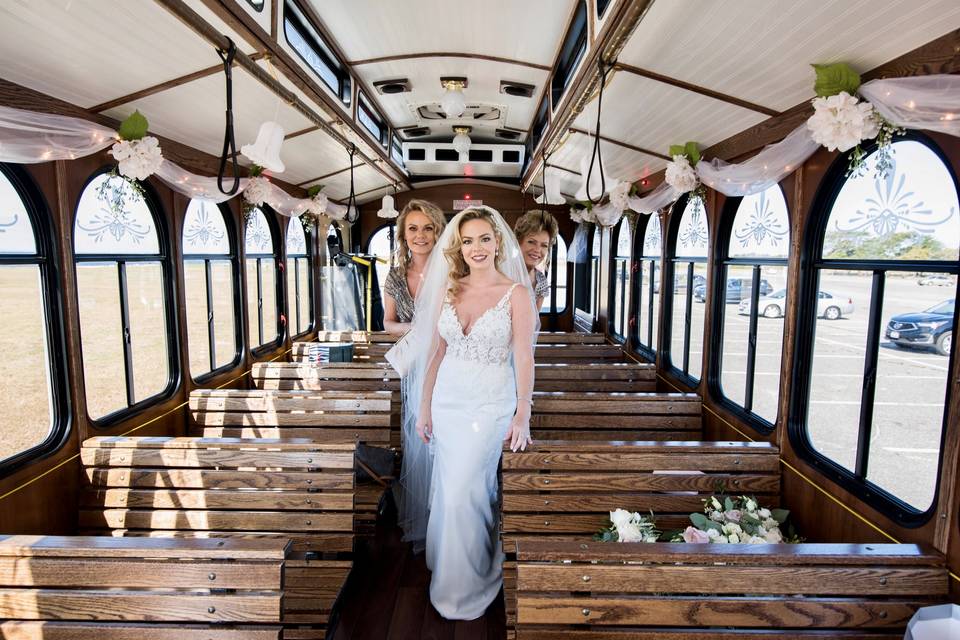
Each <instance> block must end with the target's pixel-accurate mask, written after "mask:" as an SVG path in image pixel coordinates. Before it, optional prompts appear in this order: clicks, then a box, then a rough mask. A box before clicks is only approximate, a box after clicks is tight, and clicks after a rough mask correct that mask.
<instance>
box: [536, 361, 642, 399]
mask: <svg viewBox="0 0 960 640" xmlns="http://www.w3.org/2000/svg"><path fill="white" fill-rule="evenodd" d="M534 389H535V390H536V391H621V392H648V393H650V392H654V391H656V390H657V369H656V367H655V366H654V365H652V364H634V363H627V362H610V363H594V364H537V365H536V371H535V373H534Z"/></svg>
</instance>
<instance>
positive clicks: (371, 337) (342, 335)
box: [316, 331, 607, 344]
mask: <svg viewBox="0 0 960 640" xmlns="http://www.w3.org/2000/svg"><path fill="white" fill-rule="evenodd" d="M316 341H317V342H374V343H376V342H380V343H389V344H393V343H394V342H396V341H397V336H395V335H393V334H392V333H387V332H386V331H370V332H367V331H320V332H319V333H318V334H317V338H316ZM606 341H607V339H606V336H604V335H603V334H602V333H581V332H568V331H541V332H540V333H538V334H537V344H552V343H561V344H604V343H606Z"/></svg>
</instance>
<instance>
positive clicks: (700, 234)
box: [675, 198, 709, 258]
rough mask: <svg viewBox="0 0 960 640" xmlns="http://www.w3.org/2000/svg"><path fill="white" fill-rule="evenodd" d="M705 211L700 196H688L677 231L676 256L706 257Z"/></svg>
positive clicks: (707, 242)
mask: <svg viewBox="0 0 960 640" xmlns="http://www.w3.org/2000/svg"><path fill="white" fill-rule="evenodd" d="M708 236H709V231H708V229H707V211H706V209H705V207H704V206H703V200H701V199H700V198H690V199H689V200H688V201H687V206H685V207H684V208H683V215H682V216H681V218H680V230H679V233H677V248H676V252H675V253H676V256H677V257H678V258H679V257H682V258H706V257H707V246H708V245H709V237H708Z"/></svg>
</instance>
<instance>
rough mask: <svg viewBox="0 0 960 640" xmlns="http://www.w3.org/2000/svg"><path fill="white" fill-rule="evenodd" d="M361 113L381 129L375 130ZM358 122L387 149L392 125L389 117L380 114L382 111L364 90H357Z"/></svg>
mask: <svg viewBox="0 0 960 640" xmlns="http://www.w3.org/2000/svg"><path fill="white" fill-rule="evenodd" d="M361 114H363V115H364V116H366V118H367V119H368V120H369V121H370V122H371V123H372V124H373V125H375V126H376V127H377V129H379V131H374V130H373V129H371V128H370V126H369V125H368V124H367V123H366V122H365V121H364V120H363V119H362V118H361V117H360V116H361ZM357 123H358V124H360V125H361V126H362V127H363V129H364V131H366V132H367V133H369V134H370V135H371V136H372V137H373V138H374V139H375V140H376V141H377V142H379V143H380V146H381V147H383V148H384V149H386V148H387V147H388V146H389V145H388V143H389V141H390V127H389V125H388V124H387V119H386V118H384V117H383V116H382V115H380V111H378V110H377V108H376V107H374V106H373V104H372V103H371V102H370V99H369V98H368V97H367V94H365V93H364V92H363V91H357Z"/></svg>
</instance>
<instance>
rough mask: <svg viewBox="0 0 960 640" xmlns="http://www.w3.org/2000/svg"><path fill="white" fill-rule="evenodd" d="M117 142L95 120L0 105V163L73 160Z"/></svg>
mask: <svg viewBox="0 0 960 640" xmlns="http://www.w3.org/2000/svg"><path fill="white" fill-rule="evenodd" d="M116 141H117V132H116V131H114V130H113V129H111V128H109V127H105V126H103V125H100V124H97V123H96V122H90V121H89V120H83V119H81V118H72V117H70V116H59V115H54V114H50V113H37V112H34V111H25V110H24V109H14V108H12V107H0V162H13V163H17V164H33V163H36V162H48V161H50V160H75V159H76V158H82V157H84V156H89V155H90V154H93V153H96V152H98V151H102V150H103V149H106V148H107V147H109V146H110V145H112V144H113V143H114V142H116Z"/></svg>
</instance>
